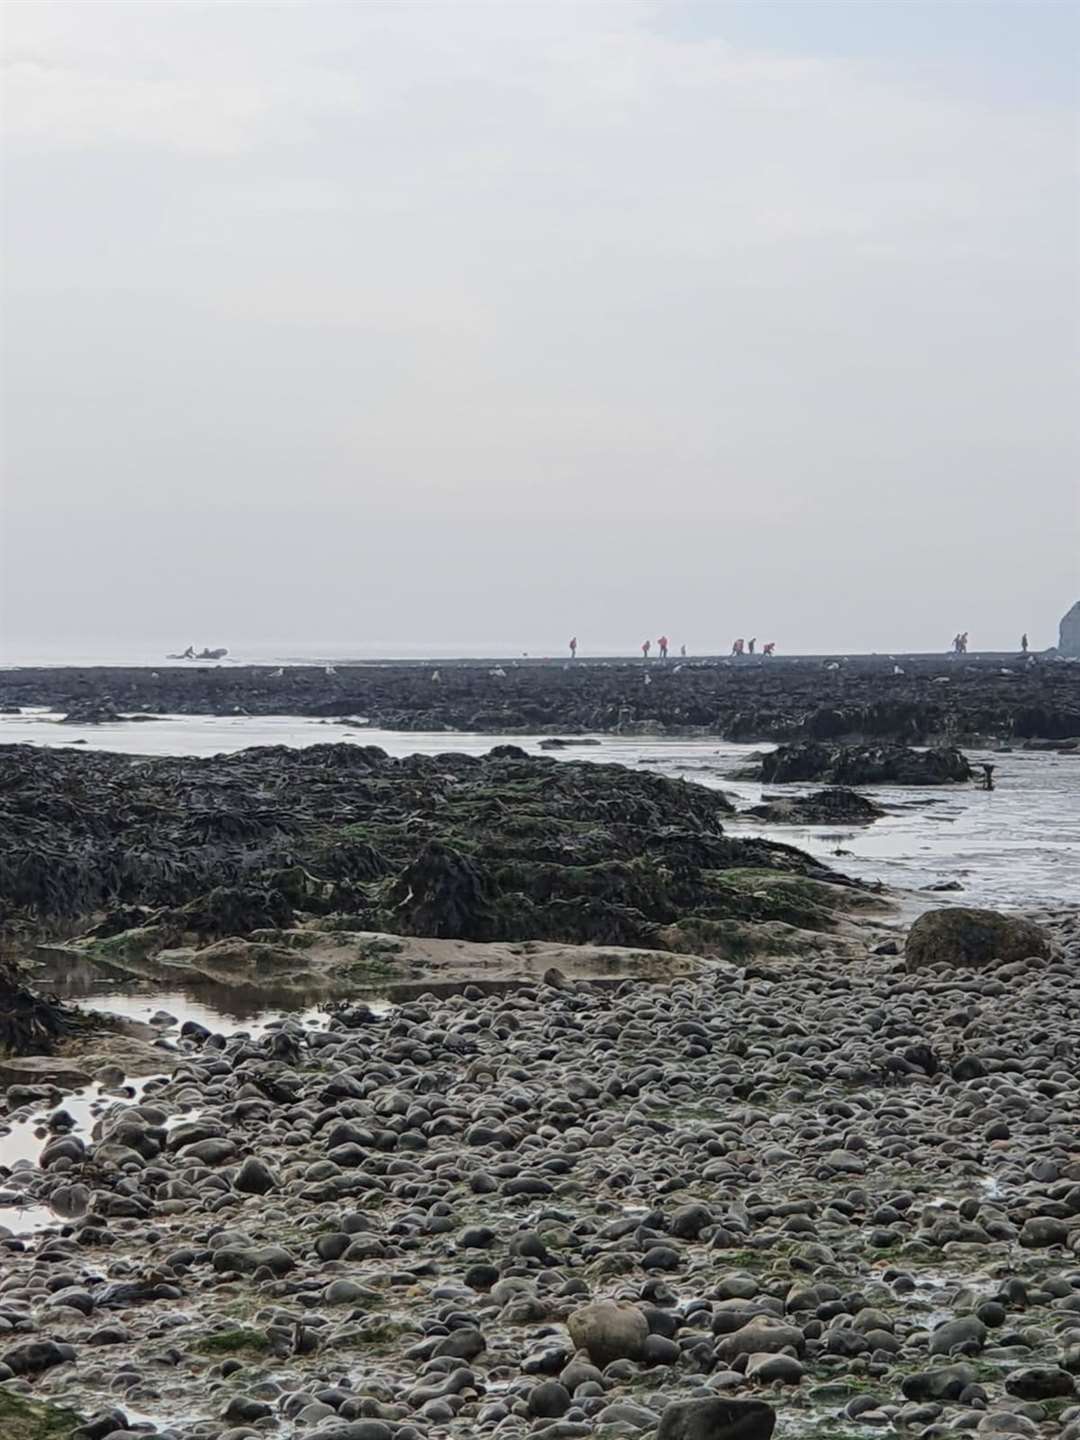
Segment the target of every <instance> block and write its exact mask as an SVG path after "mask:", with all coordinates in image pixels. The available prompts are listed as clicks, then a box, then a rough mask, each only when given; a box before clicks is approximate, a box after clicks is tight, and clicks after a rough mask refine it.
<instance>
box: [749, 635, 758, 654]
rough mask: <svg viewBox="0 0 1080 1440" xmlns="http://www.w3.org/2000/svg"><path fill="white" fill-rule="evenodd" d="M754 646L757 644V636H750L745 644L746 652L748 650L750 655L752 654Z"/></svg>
mask: <svg viewBox="0 0 1080 1440" xmlns="http://www.w3.org/2000/svg"><path fill="white" fill-rule="evenodd" d="M756 644H757V636H756V635H751V637H750V639H749V640H748V641H747V643H746V648H747V650H749V652H750V654H751V655H752V654H753V653H754V646H755V645H756Z"/></svg>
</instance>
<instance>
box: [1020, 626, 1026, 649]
mask: <svg viewBox="0 0 1080 1440" xmlns="http://www.w3.org/2000/svg"><path fill="white" fill-rule="evenodd" d="M1027 652H1028V638H1027V631H1026V630H1025V631H1024V633H1023V635H1021V636H1020V653H1021V654H1023V655H1026V654H1027Z"/></svg>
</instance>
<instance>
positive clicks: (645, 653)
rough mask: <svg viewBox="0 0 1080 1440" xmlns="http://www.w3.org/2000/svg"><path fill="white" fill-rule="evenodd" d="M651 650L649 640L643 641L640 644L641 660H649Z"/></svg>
mask: <svg viewBox="0 0 1080 1440" xmlns="http://www.w3.org/2000/svg"><path fill="white" fill-rule="evenodd" d="M651 649H652V641H651V640H643V641H642V642H641V658H642V659H643V660H647V659H648V658H649V651H650V650H651Z"/></svg>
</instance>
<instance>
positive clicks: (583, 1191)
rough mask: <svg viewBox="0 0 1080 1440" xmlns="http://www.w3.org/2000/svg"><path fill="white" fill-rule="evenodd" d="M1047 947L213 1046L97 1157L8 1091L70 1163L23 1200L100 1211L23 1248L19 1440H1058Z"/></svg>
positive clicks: (11, 1266)
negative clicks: (23, 1426) (879, 1439)
mask: <svg viewBox="0 0 1080 1440" xmlns="http://www.w3.org/2000/svg"><path fill="white" fill-rule="evenodd" d="M1041 919H1042V923H1043V925H1044V927H1045V929H1046V932H1047V933H1048V934H1049V935H1050V936H1051V937H1052V939H1053V942H1054V943H1053V953H1052V955H1051V956H1050V957H1049V958H1045V957H1037V956H1033V957H1030V958H1027V959H1025V960H1023V961H1019V962H1013V963H1011V964H1008V965H1005V966H1002V967H997V968H996V969H994V970H993V971H992V972H986V971H983V970H981V969H975V968H972V969H963V968H957V967H955V966H953V965H945V964H942V965H938V966H929V967H926V968H920V969H919V970H918V971H916V972H914V973H908V972H907V971H906V970H905V969H904V964H903V961H902V959H900V958H898V957H891V956H868V957H866V958H865V959H863V960H861V961H858V962H851V961H843V960H840V959H836V958H829V957H828V956H827V955H823V956H822V957H821V958H820V959H819V961H818V962H817V963H815V965H814V966H812V967H810V966H807V965H805V964H803V963H801V962H794V961H793V962H784V961H776V962H774V963H773V964H772V965H771V966H770V967H769V968H768V970H767V971H765V970H763V969H762V968H761V967H753V968H747V967H745V966H740V965H737V964H732V963H723V962H715V963H714V964H713V965H712V967H711V968H709V969H708V970H707V971H704V972H702V973H700V974H698V975H695V976H690V977H684V978H680V979H676V980H673V981H672V982H671V983H669V984H667V985H649V984H642V983H637V982H627V983H624V984H622V985H620V986H617V987H615V988H611V987H605V986H599V985H594V984H586V983H573V982H569V981H566V980H565V979H564V978H563V977H561V976H560V975H559V974H558V973H557V972H554V973H552V974H551V975H550V977H549V981H548V983H538V984H536V985H533V986H529V987H524V988H520V989H517V990H514V991H510V992H506V993H501V994H484V993H483V992H481V991H479V990H472V989H469V988H466V989H465V990H464V991H463V992H462V993H459V994H454V995H443V996H437V995H435V994H430V995H427V996H422V997H420V998H418V999H416V1000H414V1001H410V1002H408V1003H405V1004H402V1005H399V1006H396V1007H392V1008H391V1009H390V1010H389V1011H388V1012H387V1013H386V1014H385V1015H383V1016H378V1015H372V1014H371V1012H370V1011H368V1010H366V1007H356V1009H355V1010H350V1008H349V1007H345V1008H343V1009H341V1010H339V1011H336V1012H335V1013H334V1014H333V1015H332V1016H331V1017H329V1019H328V1020H326V1021H324V1022H321V1023H319V1024H303V1023H301V1022H299V1021H288V1020H287V1021H284V1022H281V1023H280V1024H278V1025H276V1026H274V1027H272V1028H271V1029H270V1030H269V1031H268V1032H267V1033H266V1034H265V1035H263V1036H261V1037H259V1038H251V1037H247V1036H244V1035H242V1034H240V1035H234V1036H232V1037H224V1036H215V1035H212V1034H207V1033H202V1034H198V1033H194V1032H189V1034H188V1035H187V1036H185V1037H181V1038H180V1039H179V1040H178V1041H177V1042H176V1043H177V1047H178V1054H177V1062H178V1063H177V1065H176V1068H175V1070H174V1071H173V1073H172V1075H171V1076H169V1077H168V1078H161V1079H159V1080H156V1081H150V1082H148V1083H147V1084H146V1085H145V1086H144V1087H143V1089H142V1090H141V1092H140V1094H139V1095H138V1096H137V1097H134V1098H133V1099H129V1101H128V1103H124V1102H123V1101H122V1100H121V1099H120V1098H117V1097H110V1096H109V1095H108V1094H106V1093H104V1092H103V1093H102V1094H101V1095H100V1097H99V1099H98V1101H97V1102H96V1105H95V1109H96V1111H97V1114H96V1116H95V1118H94V1123H93V1127H92V1129H90V1130H84V1131H77V1132H76V1131H72V1130H71V1129H70V1128H69V1127H68V1126H67V1125H66V1124H65V1122H64V1121H63V1119H62V1118H60V1117H56V1115H55V1111H56V1109H57V1103H56V1101H55V1100H54V1101H52V1102H51V1104H50V1102H47V1101H46V1102H44V1103H43V1101H42V1099H41V1098H38V1097H35V1096H34V1095H33V1094H29V1093H27V1091H26V1089H25V1087H24V1088H23V1089H13V1090H12V1091H10V1092H9V1093H8V1096H7V1100H6V1106H7V1110H8V1112H9V1113H8V1118H9V1120H10V1119H17V1118H19V1117H23V1116H32V1115H40V1116H41V1117H42V1119H43V1120H46V1118H47V1117H48V1116H49V1115H50V1114H52V1115H53V1116H54V1122H53V1124H52V1126H51V1127H50V1125H49V1124H44V1125H43V1127H42V1128H43V1138H44V1136H46V1135H48V1134H52V1135H53V1137H54V1140H53V1141H52V1142H50V1150H51V1154H49V1155H48V1157H46V1155H45V1153H44V1152H43V1153H42V1157H41V1158H42V1162H45V1163H28V1164H24V1165H22V1166H20V1167H18V1168H17V1169H15V1170H13V1171H11V1172H10V1173H7V1174H4V1173H3V1172H0V1187H7V1188H8V1189H9V1190H13V1191H14V1192H15V1193H17V1194H18V1195H19V1196H20V1197H21V1199H22V1200H23V1201H24V1202H26V1203H29V1204H36V1205H46V1206H47V1205H49V1204H51V1203H59V1202H60V1201H61V1198H62V1197H63V1203H69V1202H70V1198H71V1196H72V1193H73V1192H76V1191H77V1192H79V1193H80V1194H81V1197H82V1203H81V1205H80V1206H77V1207H75V1208H76V1210H77V1213H74V1214H68V1216H67V1218H62V1217H61V1216H60V1215H59V1214H56V1215H55V1216H54V1218H53V1220H52V1223H51V1224H50V1225H49V1226H48V1228H44V1229H41V1228H38V1229H36V1230H34V1231H33V1232H32V1233H27V1234H24V1235H22V1236H21V1237H19V1236H15V1235H11V1236H9V1237H7V1238H0V1245H2V1247H3V1251H2V1254H3V1263H2V1267H0V1328H2V1334H0V1376H2V1377H4V1378H3V1381H2V1383H0V1417H3V1416H4V1415H5V1409H4V1406H7V1407H8V1408H9V1411H10V1413H15V1412H14V1410H13V1409H12V1407H15V1406H23V1407H24V1412H25V1413H29V1408H28V1407H30V1406H31V1405H32V1406H33V1407H35V1409H36V1410H37V1413H38V1414H43V1413H45V1412H44V1411H43V1410H41V1408H40V1407H42V1406H47V1405H49V1404H55V1405H57V1406H60V1405H63V1406H66V1407H69V1408H70V1409H74V1410H78V1411H79V1412H80V1414H81V1415H82V1416H83V1417H84V1419H86V1420H88V1421H89V1422H90V1427H91V1428H89V1429H88V1430H86V1431H85V1432H84V1433H85V1434H87V1435H107V1434H109V1433H110V1431H109V1429H108V1428H107V1427H108V1426H112V1427H113V1428H114V1429H117V1428H118V1429H120V1430H121V1431H124V1430H125V1427H130V1426H132V1425H135V1426H138V1427H139V1428H141V1430H142V1433H151V1432H152V1433H155V1434H157V1435H161V1436H170V1437H177V1440H196V1437H199V1440H211V1437H214V1440H226V1437H227V1440H244V1437H250V1436H255V1435H259V1434H266V1435H281V1436H283V1437H290V1440H291V1437H300V1436H305V1437H306V1436H313V1437H318V1440H333V1437H339V1440H345V1437H349V1440H427V1437H430V1440H457V1437H466V1436H478V1435H492V1436H499V1437H504V1436H509V1437H515V1436H538V1437H547V1440H560V1437H576V1436H583V1437H584V1436H594V1435H595V1436H597V1437H609V1440H611V1437H627V1436H640V1437H643V1440H683V1437H689V1440H706V1437H707V1440H716V1437H723V1440H736V1437H738V1440H757V1437H759V1436H760V1437H761V1440H768V1437H769V1436H770V1434H773V1433H775V1434H776V1435H777V1436H780V1437H785V1436H787V1437H798V1436H803V1435H811V1436H834V1437H836V1436H844V1437H848V1436H864V1435H873V1434H883V1433H884V1434H891V1433H902V1434H905V1435H914V1436H919V1437H925V1440H938V1437H941V1436H950V1435H961V1434H965V1433H971V1432H975V1433H978V1434H980V1435H982V1434H1005V1435H1018V1434H1023V1435H1035V1436H1045V1437H1047V1440H1056V1437H1061V1440H1065V1437H1069V1436H1072V1435H1073V1434H1075V1425H1076V1417H1077V1414H1078V1413H1080V1411H1078V1407H1080V1397H1078V1394H1077V1390H1078V1383H1077V1382H1078V1375H1080V1139H1078V1133H1077V1116H1078V1114H1080V1065H1078V1063H1077V1062H1078V1058H1080V925H1078V917H1077V914H1076V912H1075V910H1072V911H1065V910H1063V911H1059V912H1051V913H1047V914H1045V915H1043V916H1042V917H1041ZM61 1108H62V1107H61ZM57 1139H59V1140H60V1141H61V1143H60V1144H59V1146H57V1145H56V1140H57ZM69 1142H71V1143H69ZM117 1412H119V1413H117ZM12 1423H14V1422H12ZM19 1423H22V1422H21V1421H20V1422H19ZM50 1423H51V1422H50ZM774 1426H775V1430H774ZM12 1433H14V1434H16V1435H17V1436H18V1440H23V1437H22V1435H21V1434H19V1432H18V1431H12ZM25 1433H26V1434H27V1435H30V1436H37V1435H38V1434H49V1435H70V1434H71V1433H72V1426H71V1424H70V1423H69V1421H68V1420H64V1421H63V1422H62V1424H61V1423H60V1422H57V1426H56V1428H55V1429H52V1430H44V1431H32V1430H29V1429H27V1430H26V1431H25ZM127 1433H130V1431H128V1432H127Z"/></svg>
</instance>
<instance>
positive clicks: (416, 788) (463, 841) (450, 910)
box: [0, 744, 830, 967]
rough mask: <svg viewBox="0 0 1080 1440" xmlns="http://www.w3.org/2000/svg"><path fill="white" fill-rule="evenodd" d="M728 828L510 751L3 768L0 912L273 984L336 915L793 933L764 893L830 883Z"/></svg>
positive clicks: (102, 761)
mask: <svg viewBox="0 0 1080 1440" xmlns="http://www.w3.org/2000/svg"><path fill="white" fill-rule="evenodd" d="M731 813H732V806H731V804H730V802H729V801H728V800H727V799H726V798H725V797H724V796H723V795H722V794H721V793H720V792H718V791H716V790H709V789H706V788H704V787H702V786H697V785H690V784H686V783H685V782H683V781H673V780H667V779H665V778H663V777H661V776H658V775H655V774H652V773H649V772H647V771H635V770H629V769H627V768H625V767H623V766H619V765H593V764H586V763H581V762H575V761H556V760H553V759H549V758H547V757H546V756H545V757H530V756H528V755H526V754H525V752H524V751H523V750H521V749H520V748H518V747H517V746H512V745H503V746H499V747H497V748H496V749H495V750H493V751H492V752H491V754H489V755H487V756H484V757H476V756H468V755H455V754H447V755H438V756H422V755H413V756H409V757H406V758H403V759H392V758H391V757H390V756H388V755H386V754H385V753H384V752H383V751H381V750H379V749H377V748H376V747H374V746H360V745H352V744H339V745H317V746H312V747H310V748H308V749H303V750H295V749H288V748H286V747H267V748H264V749H258V750H249V751H244V752H241V753H239V754H235V755H225V756H215V757H213V758H210V759H205V760H193V759H190V758H172V757H169V758H160V759H150V760H135V759H133V758H131V757H128V756H122V755H114V754H106V753H100V754H99V753H92V752H87V753H78V752H70V751H50V750H39V749H35V748H31V747H23V746H14V747H0V906H2V907H3V910H4V912H5V913H6V915H7V917H8V921H7V923H8V925H9V926H10V927H13V928H16V929H17V930H18V931H19V932H20V933H22V934H23V935H27V934H31V933H34V931H35V927H36V928H37V930H38V931H40V929H41V928H47V927H49V926H50V925H52V924H54V923H55V922H57V921H61V922H63V923H64V924H65V925H69V924H70V922H72V921H78V920H79V919H80V918H82V919H84V920H85V921H86V922H87V931H86V934H87V936H88V938H90V939H92V941H93V951H94V953H95V954H100V957H101V958H102V959H110V960H113V961H114V962H116V963H120V964H123V965H128V964H131V963H139V964H141V963H142V962H143V961H144V960H145V959H146V958H147V957H148V956H150V955H154V954H157V953H158V952H160V951H162V950H166V949H169V948H172V947H180V948H183V947H185V946H191V945H196V946H201V945H206V944H207V943H208V942H209V943H210V945H211V948H214V947H215V946H219V947H220V946H221V944H222V943H230V944H232V943H237V940H238V937H249V938H250V939H252V940H258V939H259V937H260V936H261V937H262V939H263V941H265V942H267V944H270V945H272V947H273V955H269V954H268V963H271V962H272V964H273V966H275V967H278V966H279V962H280V963H286V964H287V963H290V962H289V954H290V951H289V950H288V948H287V947H286V946H285V944H284V943H283V942H282V940H281V938H280V937H281V936H282V935H283V934H284V933H285V932H287V931H289V930H290V928H292V927H294V926H295V924H296V923H297V921H301V922H305V921H307V920H310V919H311V918H313V917H317V916H325V915H328V914H330V913H339V914H348V915H350V916H351V917H353V918H352V921H351V924H352V928H354V929H366V930H372V931H388V932H391V933H404V934H410V935H426V936H431V937H435V938H440V937H444V938H460V939H468V940H530V939H536V940H544V939H547V940H559V941H565V942H568V943H572V942H585V943H597V944H615V945H630V946H648V947H654V946H655V943H656V937H657V932H658V930H659V928H661V927H665V926H672V925H677V924H678V922H679V921H680V920H682V919H685V918H687V917H696V918H697V919H698V920H701V921H719V920H724V919H732V918H737V919H745V920H750V919H756V918H769V919H774V918H775V919H784V920H788V919H790V915H789V913H788V907H787V905H786V904H785V905H784V906H782V907H781V909H780V912H779V913H774V911H773V908H772V907H771V906H770V905H768V904H767V905H766V906H765V909H766V911H768V914H767V915H765V916H762V914H761V911H762V901H761V898H760V897H761V896H762V895H767V894H768V889H769V887H768V885H767V884H766V883H765V882H766V881H767V879H768V877H769V876H770V875H772V874H773V873H775V874H776V875H783V876H791V877H793V878H798V877H800V876H808V875H813V876H817V877H818V878H819V879H822V880H828V879H829V878H830V877H829V875H828V873H827V872H825V871H823V870H821V868H820V867H818V866H815V865H814V864H813V862H811V861H810V860H809V858H808V857H807V856H805V855H802V854H801V853H800V852H799V851H797V850H793V849H790V848H788V847H786V846H782V845H774V844H771V843H769V842H767V841H764V840H761V839H751V838H747V839H736V838H733V837H731V836H729V835H726V834H725V833H724V828H723V823H722V822H723V820H724V819H725V818H726V817H727V816H728V815H729V814H731ZM800 905H801V908H802V909H803V910H805V909H807V907H806V905H805V904H802V902H801V900H800ZM797 908H798V907H797ZM810 908H812V909H814V911H815V915H816V916H817V919H818V920H821V921H823V920H824V917H825V915H826V913H827V907H821V906H818V904H817V900H816V899H815V900H814V902H813V904H812V905H811V907H810ZM815 928H817V925H816V923H815ZM265 948H266V947H265V945H264V949H265Z"/></svg>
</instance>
